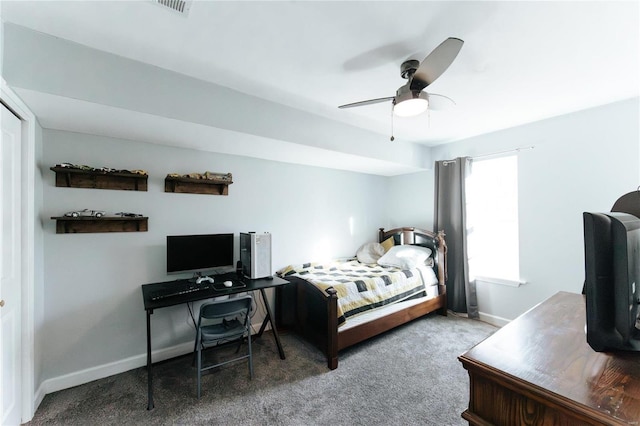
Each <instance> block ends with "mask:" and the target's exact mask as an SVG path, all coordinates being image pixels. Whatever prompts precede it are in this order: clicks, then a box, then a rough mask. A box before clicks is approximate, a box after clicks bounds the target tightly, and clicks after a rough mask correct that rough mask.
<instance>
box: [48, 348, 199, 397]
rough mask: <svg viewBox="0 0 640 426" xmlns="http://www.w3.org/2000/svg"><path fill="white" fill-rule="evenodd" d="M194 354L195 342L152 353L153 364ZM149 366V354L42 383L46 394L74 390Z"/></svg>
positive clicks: (75, 372)
mask: <svg viewBox="0 0 640 426" xmlns="http://www.w3.org/2000/svg"><path fill="white" fill-rule="evenodd" d="M190 352H193V342H185V343H181V344H179V345H175V346H171V347H169V348H164V349H158V350H157V351H152V358H153V362H154V363H156V362H159V361H164V360H167V359H171V358H175V357H177V356H181V355H186V354H188V353H190ZM145 365H147V354H146V353H144V354H140V355H135V356H132V357H129V358H125V359H121V360H118V361H114V362H110V363H108V364H103V365H98V366H96V367H91V368H87V369H85V370H80V371H74V372H73V373H69V374H65V375H62V376H58V377H54V378H51V379H48V380H45V381H44V382H43V383H42V388H43V391H44V394H49V393H52V392H57V391H60V390H63V389H68V388H72V387H74V386H78V385H82V384H85V383H89V382H92V381H94V380H98V379H104V378H105V377H109V376H113V375H114V374H120V373H124V372H125V371H129V370H133V369H135V368H139V367H142V366H145Z"/></svg>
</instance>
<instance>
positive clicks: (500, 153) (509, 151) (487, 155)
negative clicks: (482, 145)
mask: <svg viewBox="0 0 640 426" xmlns="http://www.w3.org/2000/svg"><path fill="white" fill-rule="evenodd" d="M533 148H535V146H525V147H522V148H515V149H509V150H506V151H499V152H494V153H491V154H482V155H477V156H475V157H469V158H470V159H471V160H477V159H479V158H485V157H494V156H497V155H503V154H510V153H512V152H520V151H525V150H530V149H533ZM455 162H456V160H445V161H443V162H442V164H444V165H445V166H446V165H447V164H449V163H455Z"/></svg>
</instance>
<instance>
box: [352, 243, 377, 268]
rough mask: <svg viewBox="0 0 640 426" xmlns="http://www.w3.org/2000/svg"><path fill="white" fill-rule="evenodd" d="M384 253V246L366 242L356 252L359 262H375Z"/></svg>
mask: <svg viewBox="0 0 640 426" xmlns="http://www.w3.org/2000/svg"><path fill="white" fill-rule="evenodd" d="M383 254H384V247H382V244H380V243H366V244H363V245H362V247H360V248H359V249H358V251H357V253H356V257H357V258H358V262H360V263H376V262H377V261H378V259H380V258H381V257H382V255H383Z"/></svg>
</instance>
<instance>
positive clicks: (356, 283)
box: [279, 260, 438, 325]
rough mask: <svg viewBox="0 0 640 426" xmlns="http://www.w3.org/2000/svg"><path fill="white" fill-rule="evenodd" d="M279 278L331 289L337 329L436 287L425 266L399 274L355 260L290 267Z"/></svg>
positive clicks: (393, 269)
mask: <svg viewBox="0 0 640 426" xmlns="http://www.w3.org/2000/svg"><path fill="white" fill-rule="evenodd" d="M279 275H280V276H282V277H285V278H286V277H290V276H297V277H300V278H302V279H304V280H306V281H308V282H310V283H312V284H314V285H315V286H316V287H318V288H320V289H321V290H323V291H324V290H326V289H327V288H329V287H333V288H334V289H335V290H336V292H337V295H338V324H339V325H342V324H344V323H345V321H346V320H347V319H348V318H349V317H352V316H354V315H358V314H361V313H364V312H367V311H370V310H372V309H376V308H379V307H382V306H386V305H389V304H392V303H396V302H400V301H403V300H406V299H409V298H411V297H415V296H425V295H426V286H432V285H434V284H437V283H438V280H437V278H436V276H435V274H434V272H433V269H431V268H429V267H427V266H420V267H418V268H415V269H410V270H402V269H400V268H394V267H386V266H385V267H383V266H379V265H376V264H364V263H360V262H358V261H357V260H352V261H348V262H330V263H324V264H322V263H305V264H303V265H297V266H295V265H291V266H288V267H286V268H284V269H282V270H281V271H279Z"/></svg>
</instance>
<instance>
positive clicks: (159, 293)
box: [151, 284, 213, 302]
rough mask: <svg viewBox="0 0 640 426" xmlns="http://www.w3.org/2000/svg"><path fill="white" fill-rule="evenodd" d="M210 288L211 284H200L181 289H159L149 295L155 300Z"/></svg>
mask: <svg viewBox="0 0 640 426" xmlns="http://www.w3.org/2000/svg"><path fill="white" fill-rule="evenodd" d="M212 288H213V284H204V285H202V284H201V285H198V286H193V287H187V288H184V289H182V290H174V291H166V290H165V291H162V290H159V291H156V292H154V293H153V295H152V296H151V300H152V301H154V302H155V301H156V300H162V299H168V298H170V297H176V296H184V295H185V294H192V293H197V292H200V291H207V290H211V289H212Z"/></svg>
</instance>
